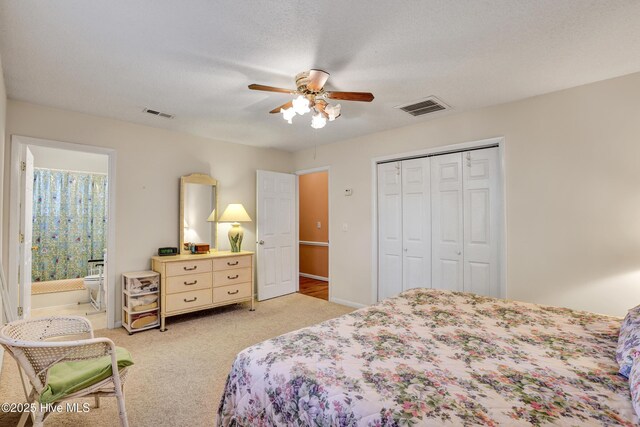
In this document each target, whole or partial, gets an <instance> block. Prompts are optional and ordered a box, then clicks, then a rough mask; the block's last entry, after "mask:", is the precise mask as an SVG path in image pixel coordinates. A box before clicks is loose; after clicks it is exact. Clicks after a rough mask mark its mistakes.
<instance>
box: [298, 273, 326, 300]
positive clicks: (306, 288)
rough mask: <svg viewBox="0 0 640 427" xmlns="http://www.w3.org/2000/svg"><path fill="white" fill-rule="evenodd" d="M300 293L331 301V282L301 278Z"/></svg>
mask: <svg viewBox="0 0 640 427" xmlns="http://www.w3.org/2000/svg"><path fill="white" fill-rule="evenodd" d="M300 293H301V294H303V295H309V296H310V297H315V298H320V299H323V300H326V301H329V282H323V281H322V280H316V279H310V278H308V277H302V276H300Z"/></svg>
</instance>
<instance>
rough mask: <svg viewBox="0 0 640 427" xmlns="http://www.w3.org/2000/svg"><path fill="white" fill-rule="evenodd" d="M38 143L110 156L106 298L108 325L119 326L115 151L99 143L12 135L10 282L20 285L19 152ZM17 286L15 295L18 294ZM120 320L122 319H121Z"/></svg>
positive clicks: (10, 283)
mask: <svg viewBox="0 0 640 427" xmlns="http://www.w3.org/2000/svg"><path fill="white" fill-rule="evenodd" d="M24 145H27V146H39V147H48V148H57V149H62V150H71V151H80V152H84V153H93V154H104V155H106V156H108V159H109V171H108V178H109V191H108V194H107V199H108V200H107V203H108V205H109V212H108V215H109V216H108V218H109V220H108V222H107V240H108V241H107V257H108V261H107V263H108V264H107V277H106V282H107V285H106V294H107V295H106V298H107V327H108V328H109V329H113V328H116V327H118V326H119V325H118V324H116V321H115V314H116V292H115V290H116V270H117V266H116V151H115V150H113V149H110V148H104V147H96V146H93V145H84V144H76V143H71V142H62V141H53V140H48V139H40V138H32V137H27V136H20V135H11V167H10V176H9V188H10V195H9V238H8V250H9V265H8V266H7V267H8V275H7V277H8V278H9V280H8V284H9V286H19V284H18V271H17V266H18V264H19V254H18V252H19V250H18V245H15V244H12V239H11V236H14V237H16V236H18V234H19V232H20V231H19V228H20V225H19V224H20V203H19V200H20V186H19V185H16V183H17V182H19V180H20V165H19V163H20V152H21V148H22V146H24ZM17 291H18V289H16V293H15V295H17V294H18V292H17ZM118 323H120V322H118Z"/></svg>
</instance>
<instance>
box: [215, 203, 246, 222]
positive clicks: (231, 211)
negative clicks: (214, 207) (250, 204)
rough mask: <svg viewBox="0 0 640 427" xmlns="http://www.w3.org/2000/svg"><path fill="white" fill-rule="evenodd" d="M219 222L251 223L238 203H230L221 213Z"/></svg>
mask: <svg viewBox="0 0 640 427" xmlns="http://www.w3.org/2000/svg"><path fill="white" fill-rule="evenodd" d="M219 221H220V222H251V217H250V216H249V214H248V213H247V211H246V210H245V208H244V206H242V204H240V203H231V204H230V205H229V206H227V208H226V209H225V210H224V212H222V215H221V216H220V219H219Z"/></svg>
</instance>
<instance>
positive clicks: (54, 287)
mask: <svg viewBox="0 0 640 427" xmlns="http://www.w3.org/2000/svg"><path fill="white" fill-rule="evenodd" d="M82 289H86V288H85V287H84V278H82V277H80V278H78V279H62V280H48V281H46V282H33V283H32V284H31V295H40V294H48V293H51V292H68V291H80V290H82Z"/></svg>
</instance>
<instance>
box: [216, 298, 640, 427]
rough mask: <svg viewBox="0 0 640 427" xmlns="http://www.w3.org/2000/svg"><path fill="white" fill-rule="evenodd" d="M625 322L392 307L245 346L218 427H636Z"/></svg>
mask: <svg viewBox="0 0 640 427" xmlns="http://www.w3.org/2000/svg"><path fill="white" fill-rule="evenodd" d="M619 327H620V319H617V318H614V317H608V316H602V315H597V314H592V313H586V312H579V311H573V310H569V309H563V308H556V307H547V306H540V305H534V304H527V303H521V302H513V301H505V300H499V299H495V298H487V297H482V296H478V295H474V294H468V293H461V292H447V291H438V290H431V289H413V290H410V291H407V292H404V293H403V294H401V295H400V296H398V297H396V298H391V299H388V300H385V301H383V302H381V303H379V304H377V305H374V306H371V307H367V308H364V309H361V310H357V311H354V312H353V313H349V314H347V315H344V316H341V317H338V318H336V319H332V320H329V321H327V322H324V323H321V324H318V325H316V326H312V327H309V328H304V329H300V330H298V331H295V332H291V333H289V334H285V335H282V336H280V337H277V338H274V339H271V340H269V341H265V342H263V343H260V344H257V345H254V346H252V347H249V348H248V349H246V350H243V351H242V352H241V353H240V354H238V356H237V358H236V360H235V362H234V364H233V367H232V369H231V373H230V374H229V378H228V379H227V384H226V388H225V391H224V394H223V396H222V401H221V403H220V408H219V410H218V419H217V424H218V425H220V426H236V425H239V426H272V425H278V426H396V425H411V426H417V425H488V426H494V425H508V426H515V425H531V424H534V425H544V424H554V425H629V426H630V425H636V424H637V423H638V418H637V417H636V416H635V413H634V411H633V407H632V405H631V398H630V394H629V386H628V382H627V380H626V379H625V378H623V377H621V376H620V375H618V374H617V371H618V365H617V363H616V361H615V350H616V343H617V337H618V329H619Z"/></svg>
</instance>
